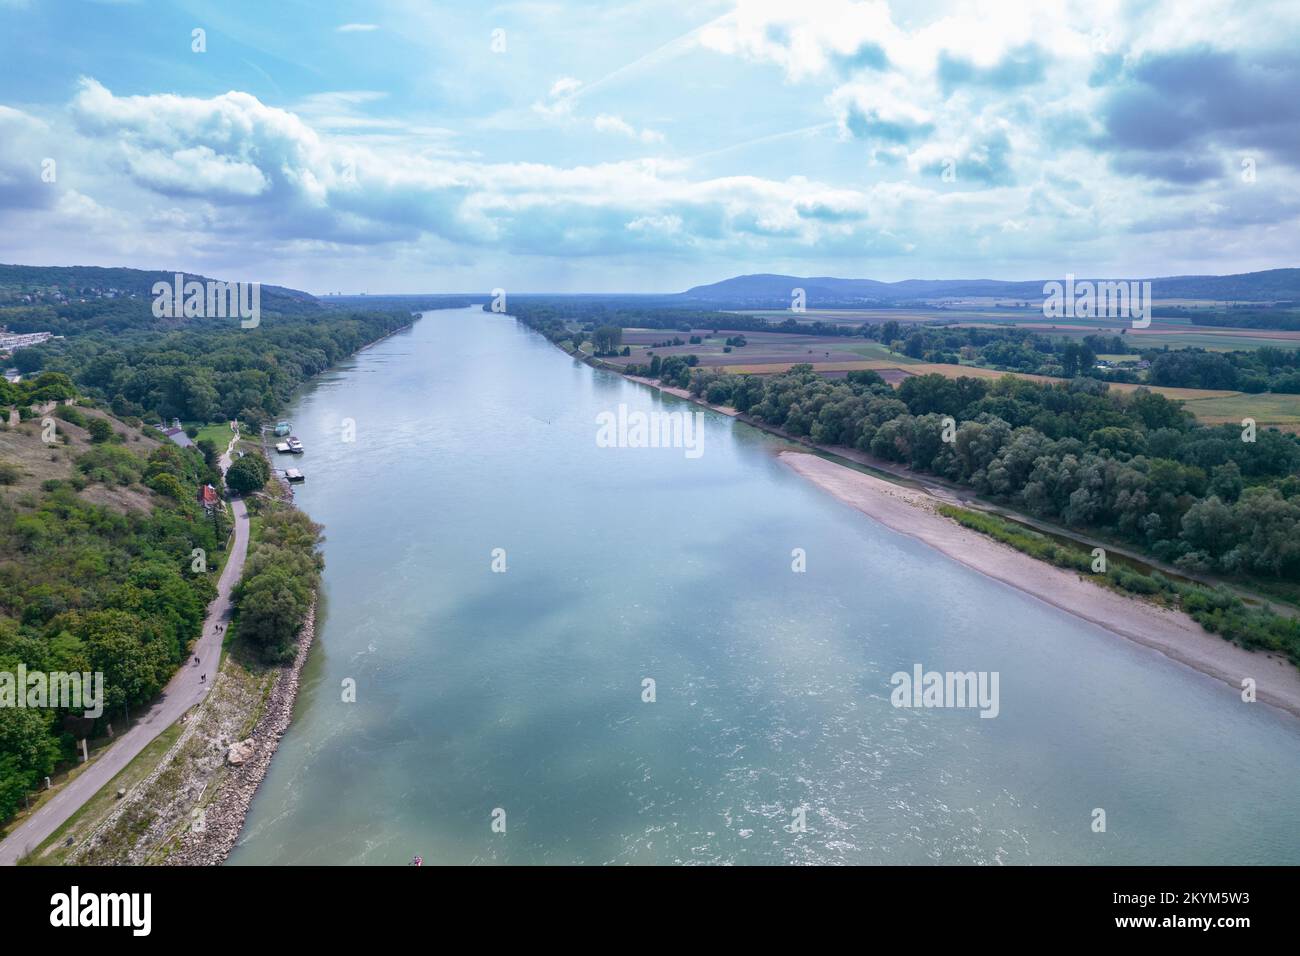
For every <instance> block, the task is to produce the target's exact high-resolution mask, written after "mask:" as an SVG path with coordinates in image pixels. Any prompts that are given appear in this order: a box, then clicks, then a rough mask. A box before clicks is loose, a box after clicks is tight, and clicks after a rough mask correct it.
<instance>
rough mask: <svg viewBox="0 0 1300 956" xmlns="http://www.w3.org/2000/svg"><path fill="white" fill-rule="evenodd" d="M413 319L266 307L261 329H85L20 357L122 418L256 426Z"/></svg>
mask: <svg viewBox="0 0 1300 956" xmlns="http://www.w3.org/2000/svg"><path fill="white" fill-rule="evenodd" d="M0 314H2V313H0ZM410 322H411V317H410V314H409V313H407V312H404V311H388V312H385V311H378V312H338V311H334V310H319V311H317V312H315V313H313V314H311V315H306V316H299V317H296V318H283V317H282V318H278V319H277V318H271V317H267V316H265V315H264V316H263V318H262V323H261V325H259V326H258V327H257V328H255V329H241V328H239V327H238V324H237V323H234V324H231V323H229V322H222V323H221V324H217V323H216V322H215V321H214V322H213V323H212V324H209V325H193V326H191V327H190V328H187V329H184V330H181V331H176V332H169V333H165V334H158V333H154V332H140V331H135V332H124V333H121V334H117V335H110V334H108V333H105V332H92V333H88V334H81V335H77V336H75V337H72V338H68V339H64V340H59V341H50V342H45V343H42V344H41V345H38V346H33V347H31V348H25V349H21V350H19V351H18V352H17V353H15V361H16V362H17V363H18V365H19V368H20V369H22V370H24V371H36V370H38V369H39V370H44V371H53V372H60V373H63V374H64V375H66V376H68V378H69V379H70V380H71V381H72V382H74V383H76V385H77V386H78V387H79V388H80V389H81V390H82V391H83V392H84V393H88V394H90V395H93V396H95V397H97V398H100V399H102V400H104V401H106V402H107V403H109V405H110V406H111V408H112V410H113V412H114V414H116V415H118V416H134V417H141V418H148V419H161V420H164V421H167V420H170V419H172V418H180V419H183V420H189V421H203V422H210V421H219V420H223V419H231V418H239V419H240V420H241V421H242V422H244V423H246V424H248V425H250V426H253V427H256V426H257V425H259V424H261V423H262V422H264V421H266V420H267V419H268V418H269V417H270V416H272V415H274V414H275V413H276V412H277V411H279V409H280V408H281V407H282V406H283V404H284V403H285V402H286V401H287V400H288V398H289V396H290V394H291V393H292V392H293V390H294V389H295V388H297V387H298V386H299V385H301V384H302V383H303V382H305V381H306V380H307V379H308V378H310V377H311V376H313V375H315V374H317V373H318V372H322V371H324V370H325V369H327V368H329V367H330V366H332V365H333V364H335V363H336V362H338V361H339V360H340V359H343V358H345V357H346V356H348V355H350V354H352V353H353V352H355V351H356V350H357V349H359V348H361V347H362V346H364V345H367V344H368V343H370V342H373V341H375V340H376V339H379V338H381V337H383V336H384V335H387V334H388V333H390V332H393V331H396V330H397V329H399V328H401V327H403V326H405V325H408V324H409V323H410ZM38 381H39V379H38Z"/></svg>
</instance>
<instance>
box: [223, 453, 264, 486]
mask: <svg viewBox="0 0 1300 956" xmlns="http://www.w3.org/2000/svg"><path fill="white" fill-rule="evenodd" d="M270 477H271V466H270V465H268V464H267V462H266V459H265V458H263V457H262V456H261V455H260V454H258V453H256V452H249V453H248V454H246V455H244V457H243V458H238V459H236V460H235V461H234V463H233V464H231V466H230V467H229V468H228V469H227V470H226V487H227V488H229V489H230V490H231V491H233V492H235V494H239V495H247V494H251V493H252V492H254V491H260V490H261V489H262V488H263V487H265V485H266V482H267V481H268V480H269V479H270Z"/></svg>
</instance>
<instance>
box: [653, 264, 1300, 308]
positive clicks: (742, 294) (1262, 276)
mask: <svg viewBox="0 0 1300 956" xmlns="http://www.w3.org/2000/svg"><path fill="white" fill-rule="evenodd" d="M1079 278H1080V279H1083V278H1085V277H1083V276H1080V277H1079ZM1105 278H1115V277H1105ZM1063 279H1064V276H1063V275H1061V276H1050V277H1048V278H1045V279H1035V280H1033V281H1026V282H1004V281H1002V280H998V279H905V280H903V281H902V282H879V281H877V280H875V279H836V278H833V277H830V276H811V277H806V278H801V277H799V276H787V275H772V274H759V275H747V276H736V277H735V278H732V279H723V280H722V281H721V282H714V283H711V284H709V285H699V286H695V287H694V288H692V289H687V290H686V291H685V292H683V293H681V294H680V295H678V296H677V299H678V300H679V301H680V302H681V303H682V304H683V305H709V306H731V307H737V306H739V307H749V308H789V306H790V297H791V295H792V291H793V290H794V289H803V290H804V294H805V296H806V298H807V305H808V307H809V308H828V307H833V306H840V307H845V306H858V307H864V306H870V305H882V306H886V305H897V304H899V303H904V302H915V301H918V300H922V299H956V298H970V297H972V296H992V297H997V298H1007V299H1034V300H1037V299H1041V298H1042V295H1043V284H1044V283H1045V282H1049V281H1053V280H1055V281H1062V280H1063ZM1094 281H1101V280H1099V279H1097V280H1094ZM1149 281H1150V282H1151V290H1152V294H1153V295H1154V296H1155V297H1156V298H1157V299H1212V300H1218V301H1225V300H1226V301H1237V302H1271V301H1277V300H1293V299H1297V298H1300V269H1270V270H1268V271H1266V272H1247V273H1242V274H1240V275H1228V276H1166V277H1164V278H1151V279H1150V280H1149Z"/></svg>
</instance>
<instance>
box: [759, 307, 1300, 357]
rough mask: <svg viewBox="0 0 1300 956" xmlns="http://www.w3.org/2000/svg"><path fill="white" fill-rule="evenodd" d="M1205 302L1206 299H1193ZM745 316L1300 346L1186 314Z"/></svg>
mask: <svg viewBox="0 0 1300 956" xmlns="http://www.w3.org/2000/svg"><path fill="white" fill-rule="evenodd" d="M1157 304H1159V305H1187V304H1189V303H1187V302H1182V301H1179V302H1175V301H1172V300H1170V301H1164V300H1161V301H1160V302H1159V303H1157ZM1190 304H1193V305H1205V303H1190ZM738 314H744V315H755V316H760V317H762V318H765V319H767V320H769V321H773V322H781V321H784V320H786V319H789V318H791V317H794V318H796V319H798V320H799V321H801V322H814V321H822V322H829V323H835V324H839V325H863V324H880V323H882V322H888V321H891V320H892V321H895V322H900V323H903V324H904V325H906V324H915V323H944V324H953V325H959V326H968V327H974V328H980V327H992V328H1010V327H1013V326H1014V327H1017V328H1023V329H1028V330H1030V331H1033V332H1039V333H1044V334H1048V335H1053V336H1059V337H1062V338H1082V337H1084V336H1086V335H1097V334H1103V335H1105V334H1111V335H1114V334H1122V335H1124V336H1126V337H1127V336H1135V337H1137V338H1138V339H1139V341H1135V342H1134V345H1135V347H1139V348H1140V347H1143V346H1149V347H1152V348H1163V347H1165V346H1168V347H1169V348H1203V349H1206V350H1207V351H1214V352H1231V351H1235V350H1242V349H1256V348H1260V347H1261V346H1269V345H1271V346H1277V347H1280V348H1300V332H1289V331H1279V330H1275V329H1240V328H1229V327H1216V326H1205V325H1194V324H1193V323H1192V322H1191V320H1190V319H1188V318H1186V317H1159V318H1154V319H1152V321H1151V325H1150V327H1149V328H1145V329H1135V328H1132V326H1131V325H1130V324H1129V323H1128V322H1127V321H1124V320H1120V319H1112V318H1094V319H1088V318H1070V319H1067V320H1062V321H1056V322H1053V321H1050V320H1046V319H1044V317H1043V314H1042V312H1041V311H1040V310H1039V309H1037V308H1030V309H995V308H991V307H990V308H984V309H980V308H961V307H952V306H949V307H945V308H935V309H809V310H808V311H806V312H802V313H799V314H795V313H792V312H790V311H788V310H779V309H770V310H761V309H760V310H751V311H746V312H744V313H738Z"/></svg>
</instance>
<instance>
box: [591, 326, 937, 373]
mask: <svg viewBox="0 0 1300 956" xmlns="http://www.w3.org/2000/svg"><path fill="white" fill-rule="evenodd" d="M692 335H698V336H700V337H701V338H702V339H703V341H702V342H700V343H698V344H694V345H692V344H691V343H690V336H692ZM738 335H743V336H744V337H745V342H746V344H745V345H743V346H737V347H733V348H732V349H731V350H730V351H727V350H726V349H727V343H726V340H727V339H728V338H730V337H734V336H738ZM674 337H676V338H680V339H683V340H684V341H685V344H683V345H673V346H661V347H659V348H654V347H653V344H654V343H655V342H663V341H671V340H672V339H673V338H674ZM623 344H624V345H626V346H628V348H629V349H630V351H631V354H630V355H620V356H611V357H609V358H607V359H605V361H606V362H608V363H609V364H611V365H627V364H629V363H631V364H638V365H644V364H646V363H648V362H649V361H650V359H651V357H652V356H654V355H658V356H659V357H660V358H668V357H669V356H670V355H695V356H698V357H699V360H700V365H701V366H704V367H711V366H726V367H729V368H730V367H733V366H751V365H771V364H784V365H785V366H786V367H787V368H788V367H789V366H791V365H794V364H796V363H798V362H815V363H818V364H819V365H821V364H825V363H830V364H843V363H855V362H861V361H863V360H864V358H873V359H887V360H888V361H890V362H891V363H892V364H901V363H904V362H910V361H912V360H911V359H909V358H907V357H906V356H902V355H897V354H896V353H893V352H890V351H889V349H887V348H885V347H884V346H882V345H879V344H877V343H874V342H866V341H864V340H862V339H860V338H842V339H841V338H836V337H833V336H832V337H827V336H816V335H790V334H788V333H782V332H737V331H731V330H727V329H720V330H719V331H718V334H717V335H714V334H713V330H712V329H695V330H693V331H692V332H690V333H686V332H674V331H671V330H664V329H624V330H623ZM863 367H866V366H863Z"/></svg>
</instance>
